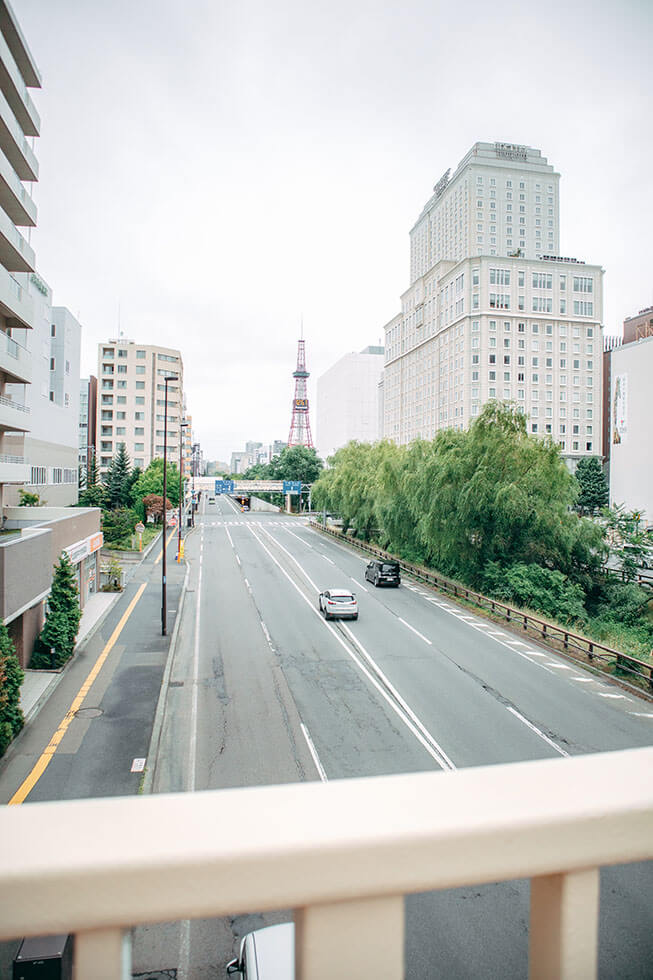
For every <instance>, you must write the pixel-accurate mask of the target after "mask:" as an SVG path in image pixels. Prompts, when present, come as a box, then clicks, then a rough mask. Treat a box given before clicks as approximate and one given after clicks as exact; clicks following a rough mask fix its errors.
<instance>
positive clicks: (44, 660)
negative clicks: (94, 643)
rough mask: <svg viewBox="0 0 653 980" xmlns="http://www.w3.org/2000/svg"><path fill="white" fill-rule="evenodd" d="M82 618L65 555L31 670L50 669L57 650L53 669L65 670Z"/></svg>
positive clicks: (56, 572)
mask: <svg viewBox="0 0 653 980" xmlns="http://www.w3.org/2000/svg"><path fill="white" fill-rule="evenodd" d="M81 616H82V613H81V610H80V608H79V593H78V591H77V582H76V581H75V571H74V569H73V566H72V565H71V563H70V559H69V558H68V556H67V555H66V554H65V552H64V553H62V555H61V558H60V559H59V561H58V562H57V564H56V565H55V568H54V574H53V576H52V586H51V588H50V595H49V596H48V610H47V614H46V617H45V624H44V626H43V629H42V630H41V636H40V639H39V644H38V647H37V649H36V650H35V652H34V654H33V655H32V660H31V663H30V667H33V668H37V669H38V668H40V669H43V668H46V669H47V668H48V667H50V666H51V657H50V650H51V649H52V648H54V666H55V667H61V666H63V664H65V663H66V661H67V660H69V659H70V657H71V656H72V654H73V650H74V649H75V638H76V637H77V631H78V630H79V621H80V619H81Z"/></svg>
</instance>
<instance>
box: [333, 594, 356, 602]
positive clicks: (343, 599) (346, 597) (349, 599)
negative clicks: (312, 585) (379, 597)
mask: <svg viewBox="0 0 653 980" xmlns="http://www.w3.org/2000/svg"><path fill="white" fill-rule="evenodd" d="M330 598H331V602H353V601H354V597H353V595H335V594H334V593H333V592H332V593H331V596H330Z"/></svg>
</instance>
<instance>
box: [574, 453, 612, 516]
mask: <svg viewBox="0 0 653 980" xmlns="http://www.w3.org/2000/svg"><path fill="white" fill-rule="evenodd" d="M575 475H576V479H577V480H578V484H579V493H578V500H577V501H576V506H577V507H578V508H579V509H580V512H581V513H583V512H584V511H586V510H588V511H589V512H590V513H592V512H593V511H594V510H596V508H597V507H605V506H606V505H607V503H608V497H609V493H608V484H607V483H606V479H605V476H604V475H603V469H602V467H601V462H600V460H599V458H598V456H588V457H587V458H585V459H581V460H579V461H578V466H577V467H576V474H575Z"/></svg>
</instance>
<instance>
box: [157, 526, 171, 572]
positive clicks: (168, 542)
mask: <svg viewBox="0 0 653 980" xmlns="http://www.w3.org/2000/svg"><path fill="white" fill-rule="evenodd" d="M176 533H177V528H173V529H172V531H171V532H170V537H169V538H168V540H167V541H166V548H167V547H168V545H169V544H170V542H171V541H172V539H173V538H174V536H175V534H176ZM161 555H162V552H161V551H160V552H159V557H158V558H157V559H156V560H155V562H154V564H155V565H158V564H159V562H160V561H161Z"/></svg>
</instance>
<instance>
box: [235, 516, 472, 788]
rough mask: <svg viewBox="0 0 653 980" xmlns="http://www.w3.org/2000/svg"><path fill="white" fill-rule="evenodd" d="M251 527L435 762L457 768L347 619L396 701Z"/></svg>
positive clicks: (366, 655)
mask: <svg viewBox="0 0 653 980" xmlns="http://www.w3.org/2000/svg"><path fill="white" fill-rule="evenodd" d="M250 531H251V533H252V535H253V536H254V537H255V538H256V540H257V541H258V543H259V544H260V545H261V547H262V548H263V550H264V551H265V552H266V553H267V554H268V555H269V556H270V558H271V559H272V561H273V562H274V564H275V565H276V566H277V568H278V569H279V571H280V572H281V574H282V575H283V576H284V577H285V578H287V579H288V581H289V582H290V584H291V585H292V587H293V589H295V591H296V592H298V593H299V595H300V596H301V598H302V599H303V600H304V602H305V603H306V604H307V606H308V607H309V609H310V610H311V611H312V612H313V614H314V615H315V616H317V617H318V619H319V620H320V622H321V623H323V625H324V627H325V629H328V630H329V632H330V633H331V635H332V636H333V637H335V639H336V640H337V641H338V643H339V644H340V646H341V647H342V648H343V650H344V651H345V653H346V654H347V656H348V657H349V658H350V660H352V661H353V662H354V663H355V664H356V666H357V667H358V669H359V670H360V671H361V673H362V674H364V675H365V677H367V679H368V681H369V682H370V684H372V686H373V687H374V688H375V689H376V690H377V691H378V693H379V694H380V695H381V697H382V698H383V699H384V701H386V702H387V704H388V705H389V706H390V708H391V709H392V711H394V713H395V714H396V715H397V716H398V717H399V718H400V719H401V721H403V723H404V725H405V726H406V728H408V730H409V731H411V732H412V733H413V735H414V736H415V738H416V739H417V741H418V742H419V743H420V744H421V745H422V746H423V747H424V748H425V749H426V751H427V752H428V754H429V755H430V756H431V758H432V759H434V760H435V762H437V764H438V765H439V766H440V768H441V769H455V768H456V766H455V765H454V763H453V762H452V761H451V759H450V758H449V756H448V755H447V754H446V752H445V751H444V749H442V748H441V747H440V746H439V745H438V743H437V742H436V740H435V739H434V738H433V736H432V735H431V733H430V732H429V731H428V729H427V728H426V727H425V726H424V725H423V724H422V722H421V721H420V720H419V718H418V717H417V715H415V713H414V712H413V711H412V709H411V708H409V707H408V705H407V704H406V702H405V701H404V699H403V698H402V697H401V695H400V694H399V692H398V691H396V690H395V688H394V687H393V686H392V684H391V683H390V681H389V680H388V678H387V677H386V676H385V674H384V673H383V671H382V670H381V668H380V667H379V666H378V665H377V664H376V662H375V661H374V660H372V658H371V657H370V655H369V654H368V653H367V651H364V648H363V647H362V645H361V644H360V642H359V641H358V640H356V638H355V637H354V635H353V633H352V632H351V630H350V629H349V628H348V627H347V626H345V625H344V623H343V624H342V628H343V629H344V630H345V632H346V633H347V635H348V636H349V637H350V638H351V639H352V640H353V642H354V643H355V644H356V646H357V647H358V648H359V649H360V650H361V651H362V652H364V656H365V657H366V659H367V660H368V661H369V663H370V664H371V665H372V667H373V669H374V670H375V672H376V673H377V675H378V676H379V677H380V678H381V679H382V681H383V684H385V685H386V687H387V688H388V690H389V691H391V692H392V694H393V696H394V698H395V699H396V700H395V701H393V700H392V698H391V697H390V696H389V694H388V691H386V690H385V689H384V688H383V687H382V686H381V684H380V683H379V682H378V680H377V679H376V677H374V675H373V674H371V673H370V671H369V670H368V669H367V667H366V666H365V664H364V663H362V661H361V660H360V659H359V658H358V657H357V656H356V654H355V653H354V651H353V650H352V649H351V648H350V647H348V646H347V644H346V643H345V641H344V640H343V638H342V637H341V636H340V634H339V633H338V632H337V631H336V630H335V629H334V628H333V626H332V625H331V624H330V623H327V622H326V620H324V619H322V615H321V614H320V612H319V611H318V609H317V608H316V607H315V606H314V605H313V603H312V602H311V601H310V599H308V598H307V597H306V596H305V595H304V593H303V592H302V590H301V589H300V588H299V586H298V585H297V583H296V582H293V580H292V579H291V577H290V575H289V574H288V572H287V571H286V570H285V568H283V567H282V566H281V564H280V563H279V562H278V561H277V559H276V558H275V557H274V555H273V554H272V552H271V551H270V549H269V548H267V547H266V545H265V542H264V541H262V540H261V539H260V538H259V536H258V534H256V532H255V531H254V530H253V529H252V528H250ZM273 540H276V539H274V538H273ZM276 543H277V544H278V542H276ZM291 557H292V555H291ZM304 574H306V573H304ZM306 577H307V578H308V576H306Z"/></svg>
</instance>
